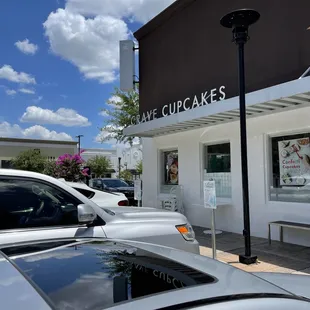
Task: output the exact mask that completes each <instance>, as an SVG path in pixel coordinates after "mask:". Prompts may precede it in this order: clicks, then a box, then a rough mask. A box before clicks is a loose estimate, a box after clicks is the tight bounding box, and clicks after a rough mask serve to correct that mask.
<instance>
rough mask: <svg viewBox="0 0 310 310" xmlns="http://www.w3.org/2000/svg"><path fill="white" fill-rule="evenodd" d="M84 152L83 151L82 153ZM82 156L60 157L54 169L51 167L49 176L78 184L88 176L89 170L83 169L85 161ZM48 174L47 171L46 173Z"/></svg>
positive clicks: (67, 155) (66, 155)
mask: <svg viewBox="0 0 310 310" xmlns="http://www.w3.org/2000/svg"><path fill="white" fill-rule="evenodd" d="M82 152H83V151H81V153H82ZM81 153H80V154H74V155H71V154H64V155H61V156H59V157H58V159H57V160H56V162H54V163H53V164H50V166H51V165H53V167H49V169H48V170H49V173H47V174H49V175H52V176H53V177H55V178H63V179H65V180H66V181H70V182H77V181H80V180H81V179H84V178H85V177H86V176H87V168H86V169H83V166H84V160H83V158H82V157H81ZM46 172H47V171H46Z"/></svg>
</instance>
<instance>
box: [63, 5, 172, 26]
mask: <svg viewBox="0 0 310 310" xmlns="http://www.w3.org/2000/svg"><path fill="white" fill-rule="evenodd" d="M174 1H175V0H67V5H66V9H68V10H70V11H71V12H74V13H77V14H82V15H85V16H96V15H111V16H114V17H116V18H122V17H127V18H129V19H132V20H135V21H137V22H140V23H146V22H147V21H149V20H150V19H151V18H153V17H154V16H155V15H157V14H158V13H159V12H161V11H162V10H164V9H165V8H166V7H168V6H169V5H170V4H172V3H173V2H174Z"/></svg>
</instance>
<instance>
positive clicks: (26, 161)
mask: <svg viewBox="0 0 310 310" xmlns="http://www.w3.org/2000/svg"><path fill="white" fill-rule="evenodd" d="M45 163H46V158H45V157H44V156H42V155H41V154H40V152H39V151H38V150H27V151H24V152H21V153H19V154H18V155H17V157H16V158H14V159H12V166H13V168H14V169H20V170H27V171H33V172H40V173H42V172H43V170H44V167H45Z"/></svg>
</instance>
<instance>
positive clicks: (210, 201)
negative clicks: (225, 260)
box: [203, 180, 216, 259]
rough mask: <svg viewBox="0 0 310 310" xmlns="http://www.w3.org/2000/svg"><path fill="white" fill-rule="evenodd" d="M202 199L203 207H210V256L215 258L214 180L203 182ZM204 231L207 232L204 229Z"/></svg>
mask: <svg viewBox="0 0 310 310" xmlns="http://www.w3.org/2000/svg"><path fill="white" fill-rule="evenodd" d="M203 198H204V199H203V200H204V207H205V208H207V209H211V211H212V218H211V233H212V256H213V259H216V240H215V235H216V232H215V210H216V190H215V181H214V180H209V181H204V182H203ZM204 233H208V232H207V231H205V232H204Z"/></svg>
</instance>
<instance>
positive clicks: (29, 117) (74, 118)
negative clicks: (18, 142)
mask: <svg viewBox="0 0 310 310" xmlns="http://www.w3.org/2000/svg"><path fill="white" fill-rule="evenodd" d="M20 120H21V122H24V123H36V124H54V125H63V126H65V127H73V126H80V127H85V126H90V125H91V123H90V122H89V121H88V118H87V117H85V116H82V115H80V114H78V113H77V112H76V111H75V110H72V109H66V108H60V109H58V110H57V111H52V110H49V109H43V108H40V107H37V106H30V107H28V108H27V109H26V112H25V113H24V114H23V115H22V117H21V119H20Z"/></svg>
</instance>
